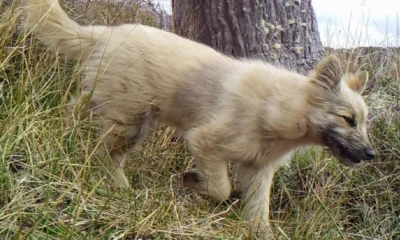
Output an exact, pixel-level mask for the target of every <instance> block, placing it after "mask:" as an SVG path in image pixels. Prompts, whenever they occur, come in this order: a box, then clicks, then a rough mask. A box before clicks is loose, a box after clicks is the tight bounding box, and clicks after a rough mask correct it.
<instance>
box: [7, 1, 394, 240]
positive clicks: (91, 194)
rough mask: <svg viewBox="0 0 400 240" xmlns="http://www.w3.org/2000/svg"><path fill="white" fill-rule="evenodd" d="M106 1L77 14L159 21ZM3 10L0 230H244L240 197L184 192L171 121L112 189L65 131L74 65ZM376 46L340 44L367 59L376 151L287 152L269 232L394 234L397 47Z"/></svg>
mask: <svg viewBox="0 0 400 240" xmlns="http://www.w3.org/2000/svg"><path fill="white" fill-rule="evenodd" d="M5 3H6V2H1V1H0V5H3V6H5ZM133 3H134V2H132V4H133ZM70 6H72V5H70ZM100 6H101V7H100ZM132 7H133V5H132ZM113 9H114V10H115V8H113V7H111V8H107V7H106V6H105V5H101V4H100V5H98V6H97V7H96V8H90V9H89V10H85V11H90V12H91V13H92V14H89V16H88V17H87V19H89V18H92V19H90V20H84V19H81V21H90V22H92V21H93V20H94V19H96V20H97V23H99V24H100V23H107V24H113V23H118V22H120V21H125V20H126V21H129V22H135V21H139V20H138V19H141V20H140V21H142V22H145V23H146V24H156V22H155V21H152V18H151V17H150V16H146V18H147V17H148V19H147V20H146V21H143V19H146V18H145V17H142V16H141V17H139V15H140V14H143V13H142V12H140V9H139V8H138V9H139V10H137V12H134V13H132V14H131V15H129V14H128V15H124V14H122V13H121V14H122V15H119V16H123V17H122V20H121V18H120V19H119V20H117V19H115V18H114V17H113V16H114V12H113V11H114V10H113ZM3 10H4V9H2V10H1V11H0V12H1V13H0V81H1V83H0V84H1V92H0V133H1V134H0V156H1V157H0V238H1V239H139V238H142V239H248V237H247V236H248V235H249V232H248V231H247V230H246V228H245V227H244V223H243V222H242V221H240V220H239V218H238V217H237V216H238V214H240V205H239V203H237V202H236V203H235V204H233V205H232V206H227V205H224V206H215V205H212V204H211V203H210V202H209V201H207V200H205V199H202V198H200V197H198V196H196V195H195V194H193V193H192V192H190V191H189V190H185V189H182V187H181V185H180V182H179V178H180V173H182V172H183V171H184V170H185V169H187V168H189V167H191V165H192V158H191V156H190V154H189V153H188V152H187V150H186V148H185V145H184V144H183V143H182V141H181V139H179V138H176V135H175V134H174V133H173V132H172V131H171V130H169V129H160V130H159V131H156V132H155V133H154V134H153V136H152V137H151V138H149V139H147V141H146V142H145V143H144V144H143V145H142V146H138V147H137V149H136V150H135V152H134V153H133V154H132V155H131V157H130V158H129V162H128V169H127V175H128V176H129V178H130V181H131V183H132V185H133V189H134V191H132V192H128V191H116V190H114V189H112V188H111V186H110V182H108V181H107V180H108V175H107V173H105V172H104V168H103V167H102V164H101V161H100V160H99V159H97V158H96V155H94V154H93V153H94V151H95V149H96V147H97V142H96V141H95V138H94V133H95V131H96V129H95V126H92V125H90V120H79V119H76V120H75V121H74V124H73V128H72V129H66V128H65V127H64V125H63V121H64V120H65V118H66V116H65V106H66V104H67V103H68V100H69V98H70V95H75V94H77V89H78V87H79V81H80V79H81V72H80V69H79V68H77V67H76V66H75V64H74V63H71V62H68V63H67V62H64V61H62V60H61V59H58V58H56V57H55V56H54V55H53V54H52V53H49V52H46V51H44V50H43V49H42V48H40V47H39V46H40V45H39V44H38V43H37V42H36V41H35V40H33V39H27V38H26V34H25V33H24V32H18V31H17V29H18V27H17V26H18V21H19V20H18V15H16V14H15V13H17V12H18V11H17V10H18V9H16V7H9V6H8V7H7V10H5V11H3ZM79 10H81V11H83V10H84V9H79ZM70 11H71V12H73V14H75V15H74V16H76V17H79V16H81V14H82V13H81V12H79V11H78V10H76V11H75V10H74V9H73V8H71V9H70ZM95 12H97V13H98V15H96V14H95ZM138 12H140V13H138ZM135 14H136V15H135ZM100 16H107V17H106V18H103V19H102V18H99V17H100ZM112 19H114V20H112ZM385 51H387V54H383V55H382V56H383V57H382V58H379V59H380V60H377V58H373V57H371V56H373V55H374V54H375V55H376V54H380V52H382V51H381V50H379V49H378V50H376V49H375V50H373V51H372V52H370V53H368V54H361V56H363V57H361V58H358V59H361V60H354V59H355V58H354V56H356V55H357V54H350V55H349V54H347V55H346V54H343V53H340V52H339V53H338V54H340V56H341V57H342V58H343V60H344V62H345V63H348V64H344V66H345V67H346V66H350V67H358V66H360V64H363V63H367V64H366V65H364V67H366V68H367V69H368V70H369V71H370V72H371V75H372V76H373V79H374V80H373V86H371V87H370V89H369V95H368V97H367V100H368V103H369V104H370V106H371V124H370V129H371V132H372V134H373V135H372V140H373V142H374V144H375V146H376V147H377V148H378V149H379V158H378V159H377V160H376V161H374V163H372V164H369V165H365V166H362V167H359V168H356V169H349V168H346V167H344V166H342V165H340V164H338V162H337V160H336V159H334V158H333V157H331V156H329V155H328V154H326V153H325V152H324V151H322V150H321V149H320V148H314V149H311V150H309V151H305V152H303V153H296V155H295V156H294V158H293V160H292V162H291V164H290V166H288V167H286V168H282V169H281V170H280V171H279V172H278V173H277V174H276V177H275V183H274V186H273V189H272V203H271V221H272V225H273V231H274V234H275V237H276V238H277V239H400V237H399V236H400V198H399V194H400V164H399V163H400V161H399V159H400V150H399V149H400V119H399V118H400V117H399V116H398V115H396V114H399V108H400V107H399V95H400V94H399V93H400V77H399V69H398V66H399V63H400V54H399V52H398V51H395V49H389V50H385ZM353 53H357V51H356V50H355V51H353ZM358 55H360V54H358ZM364 55H367V57H365V56H364ZM358 61H359V62H358ZM354 62H356V63H357V64H354ZM350 67H349V68H350ZM243 228H244V230H241V229H243Z"/></svg>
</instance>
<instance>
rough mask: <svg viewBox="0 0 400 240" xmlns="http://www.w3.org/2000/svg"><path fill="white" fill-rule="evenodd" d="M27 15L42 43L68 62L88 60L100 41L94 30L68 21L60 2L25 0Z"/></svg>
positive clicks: (31, 26) (30, 25) (26, 20)
mask: <svg viewBox="0 0 400 240" xmlns="http://www.w3.org/2000/svg"><path fill="white" fill-rule="evenodd" d="M24 16H25V24H26V26H27V27H28V28H29V29H30V30H32V31H33V32H34V33H36V36H37V38H38V39H39V40H41V41H42V42H43V43H44V44H45V45H47V46H49V47H54V48H55V50H56V51H57V52H58V53H60V54H63V55H65V56H66V57H67V58H69V59H79V58H82V59H83V60H85V59H86V58H87V57H88V56H89V54H90V53H91V50H92V46H93V45H94V44H95V42H96V40H97V39H96V34H93V31H92V30H93V27H84V26H80V25H79V24H78V23H76V22H75V21H73V20H72V19H71V18H69V17H68V15H67V14H66V12H65V11H64V10H63V9H62V8H61V6H60V4H59V2H58V0H26V1H25V6H24Z"/></svg>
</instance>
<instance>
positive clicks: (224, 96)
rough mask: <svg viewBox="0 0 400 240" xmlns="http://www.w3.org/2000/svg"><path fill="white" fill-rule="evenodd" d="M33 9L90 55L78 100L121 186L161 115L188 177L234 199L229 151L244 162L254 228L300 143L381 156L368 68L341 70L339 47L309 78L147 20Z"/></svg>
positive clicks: (35, 2) (46, 38) (63, 47)
mask: <svg viewBox="0 0 400 240" xmlns="http://www.w3.org/2000/svg"><path fill="white" fill-rule="evenodd" d="M25 17H26V25H27V26H28V27H29V28H30V29H32V30H33V31H34V32H35V33H36V36H37V37H38V38H39V39H41V40H42V42H43V43H44V44H45V45H47V46H49V47H51V48H53V49H54V50H55V51H57V52H58V53H59V54H64V55H65V56H67V57H68V58H70V59H80V60H82V62H83V63H82V64H83V67H84V68H83V69H85V78H84V80H83V92H82V97H81V98H80V100H78V104H80V103H81V102H82V100H83V99H85V98H86V97H88V96H89V97H90V98H89V107H90V109H91V111H93V112H95V113H96V114H97V115H99V116H100V117H101V119H102V120H103V124H102V126H103V131H104V132H109V133H108V134H107V135H106V138H105V139H104V142H105V144H106V150H107V151H106V153H108V154H110V156H111V157H112V160H113V166H114V167H117V168H116V169H113V176H114V178H115V180H116V182H117V183H118V184H119V186H129V181H128V180H127V178H126V177H125V175H124V171H123V169H122V168H123V166H124V164H125V158H124V156H125V154H126V153H127V151H129V150H130V149H131V148H132V147H133V146H134V145H135V144H136V143H137V142H138V141H140V140H141V139H143V138H144V137H145V136H146V135H147V134H148V132H149V130H150V129H152V128H153V127H154V126H155V124H157V123H164V124H167V125H169V126H171V127H174V128H176V129H177V130H178V131H179V132H180V133H181V134H182V135H183V136H184V137H185V139H186V140H187V143H188V145H189V147H190V150H191V153H192V154H193V155H194V157H195V159H196V170H195V171H192V172H187V173H185V175H184V184H185V186H187V187H190V188H191V189H193V190H194V191H195V192H197V193H198V194H201V195H204V196H209V197H210V198H211V199H212V200H214V201H217V202H219V201H223V200H226V199H227V198H229V196H230V194H231V183H230V182H229V179H228V168H227V161H228V160H230V161H232V163H234V164H237V165H238V177H239V191H240V192H241V193H242V197H243V199H244V200H245V202H246V204H245V206H244V209H243V214H244V217H245V219H248V220H253V221H255V222H254V226H259V225H260V224H265V225H262V226H267V225H268V215H269V191H270V187H271V182H272V179H273V175H274V172H275V171H276V170H277V169H278V168H279V167H280V166H281V165H283V164H286V162H287V161H288V159H289V156H290V152H292V151H293V150H295V149H296V148H298V147H300V146H306V145H319V146H327V147H329V149H330V150H331V151H332V152H333V154H334V155H335V156H337V157H338V158H339V159H340V160H341V161H342V162H343V163H344V164H346V165H354V164H356V163H359V162H360V161H361V160H371V159H372V158H373V157H374V152H373V150H372V148H371V144H370V143H369V140H368V136H367V132H366V128H365V120H366V118H367V107H366V106H365V103H364V101H363V98H362V97H361V95H360V94H361V93H362V92H363V89H364V88H365V85H366V83H367V80H368V74H367V73H366V72H358V73H354V74H353V73H352V74H345V75H343V74H342V73H341V70H340V67H339V62H338V59H337V58H336V57H334V56H328V57H327V58H325V59H324V60H322V61H321V62H320V63H319V64H318V65H317V67H316V69H315V71H313V72H312V73H311V74H310V75H309V76H303V75H300V74H298V73H295V72H292V71H288V70H286V69H283V68H277V67H274V66H272V65H270V64H268V63H265V62H263V61H258V60H246V59H233V58H231V57H227V56H224V55H223V54H221V53H218V52H216V51H214V50H213V49H212V48H210V47H207V46H205V45H202V44H199V43H196V42H193V41H190V40H187V39H184V38H181V37H179V36H177V35H175V34H173V33H169V32H165V31H162V30H159V29H155V28H152V27H148V26H143V25H121V26H118V27H105V26H80V25H79V24H77V23H76V22H74V21H73V20H71V19H70V18H69V17H68V16H67V14H66V13H65V12H64V11H63V10H62V8H61V7H60V5H59V3H58V1H57V0H28V1H27V7H26V8H25ZM92 91H93V92H92ZM262 229H264V228H262ZM261 232H263V231H261Z"/></svg>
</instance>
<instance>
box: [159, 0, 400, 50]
mask: <svg viewBox="0 0 400 240" xmlns="http://www.w3.org/2000/svg"><path fill="white" fill-rule="evenodd" d="M157 1H158V2H160V4H161V5H162V6H164V8H165V9H166V10H167V11H168V12H170V11H171V1H170V0H157ZM311 3H312V5H313V8H314V11H315V14H316V15H317V21H318V30H319V33H320V37H321V41H322V44H323V45H324V46H330V47H335V48H338V47H357V46H383V47H384V46H400V36H399V33H400V0H335V1H329V0H312V2H311Z"/></svg>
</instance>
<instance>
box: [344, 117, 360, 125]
mask: <svg viewBox="0 0 400 240" xmlns="http://www.w3.org/2000/svg"><path fill="white" fill-rule="evenodd" d="M342 117H343V118H344V120H345V121H346V122H347V124H349V125H350V126H352V127H355V126H356V125H357V121H356V118H355V117H348V116H342Z"/></svg>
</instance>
